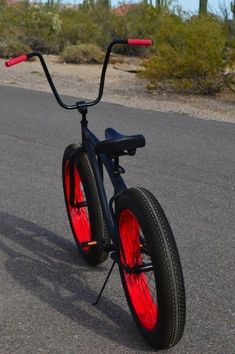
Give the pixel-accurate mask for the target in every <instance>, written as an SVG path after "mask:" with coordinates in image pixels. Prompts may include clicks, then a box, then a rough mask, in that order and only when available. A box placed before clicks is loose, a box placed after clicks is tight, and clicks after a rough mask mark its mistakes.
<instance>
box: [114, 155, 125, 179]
mask: <svg viewBox="0 0 235 354" xmlns="http://www.w3.org/2000/svg"><path fill="white" fill-rule="evenodd" d="M113 173H114V175H115V176H119V175H120V174H121V173H125V169H124V168H123V167H122V166H120V165H119V156H118V155H116V156H115V157H114V164H113Z"/></svg>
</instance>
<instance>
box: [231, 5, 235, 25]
mask: <svg viewBox="0 0 235 354" xmlns="http://www.w3.org/2000/svg"><path fill="white" fill-rule="evenodd" d="M231 11H232V13H233V22H235V0H234V1H232V2H231Z"/></svg>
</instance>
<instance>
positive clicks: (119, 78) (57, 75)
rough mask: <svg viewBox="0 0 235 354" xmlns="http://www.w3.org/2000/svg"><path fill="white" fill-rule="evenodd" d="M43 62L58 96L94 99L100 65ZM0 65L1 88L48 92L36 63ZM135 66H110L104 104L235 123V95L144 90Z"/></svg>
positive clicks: (53, 59) (133, 62) (55, 60)
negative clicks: (185, 93) (8, 87)
mask: <svg viewBox="0 0 235 354" xmlns="http://www.w3.org/2000/svg"><path fill="white" fill-rule="evenodd" d="M45 60H46V62H47V64H48V67H49V70H50V72H51V74H52V77H53V80H54V81H55V85H56V87H57V88H58V91H59V93H61V94H64V95H71V96H75V97H77V100H79V99H82V98H86V99H94V98H96V96H97V93H98V89H99V78H100V73H101V65H74V64H65V63H62V62H60V60H59V58H58V57H56V56H52V55H47V56H45ZM0 66H1V68H2V69H1V70H0V84H1V85H9V86H15V87H22V88H26V89H30V90H38V91H45V92H50V91H51V90H50V87H49V85H48V83H47V81H46V78H45V76H44V73H43V71H42V68H41V65H40V64H39V62H38V61H34V62H25V63H22V64H21V65H17V66H14V67H11V68H9V69H5V68H4V60H3V59H0ZM138 67H139V62H138V60H137V59H134V58H133V59H129V60H128V61H127V62H122V63H115V64H110V65H109V67H108V71H107V77H106V82H105V90H104V96H103V101H104V102H112V103H118V104H122V105H125V106H128V107H134V108H140V109H150V110H155V111H162V112H178V113H184V114H189V115H191V116H194V117H198V118H202V119H210V120H218V121H226V122H233V123H234V122H235V114H234V109H235V94H234V93H231V94H226V95H225V94H223V95H222V94H221V95H217V96H216V97H201V96H193V95H176V94H175V95H173V94H168V93H161V94H160V93H156V92H149V91H148V90H147V89H146V86H147V81H145V80H144V79H139V78H138V77H137V76H136V74H135V73H134V72H135V71H136V69H137V70H138ZM133 71H134V72H133Z"/></svg>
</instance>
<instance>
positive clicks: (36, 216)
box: [0, 86, 235, 354]
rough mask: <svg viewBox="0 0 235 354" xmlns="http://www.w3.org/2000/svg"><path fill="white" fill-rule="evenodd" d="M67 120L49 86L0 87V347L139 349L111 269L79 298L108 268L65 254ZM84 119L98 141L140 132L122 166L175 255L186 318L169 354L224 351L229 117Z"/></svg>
mask: <svg viewBox="0 0 235 354" xmlns="http://www.w3.org/2000/svg"><path fill="white" fill-rule="evenodd" d="M68 99H69V98H68ZM70 101H71V99H70ZM79 120H80V118H79V117H78V116H77V114H76V112H75V113H71V112H65V111H63V110H62V109H60V108H59V107H58V106H57V104H56V103H55V102H54V100H53V98H52V96H51V95H49V94H44V93H38V92H30V91H26V90H22V89H14V88H10V87H3V86H0V136H1V140H0V149H1V154H0V195H1V198H0V353H1V354H8V353H17V354H28V353H29V354H32V353H33V354H37V353H43V354H46V353H51V354H58V353H68V354H72V353H73V354H76V353H147V352H151V348H149V347H148V346H147V345H145V344H144V342H143V341H142V339H141V338H140V336H139V334H138V332H137V330H136V328H135V325H134V323H133V321H132V319H131V317H130V315H129V311H128V309H127V306H126V302H125V298H124V296H123V292H122V288H121V286H120V281H119V275H118V272H115V274H113V275H112V279H111V281H110V283H109V285H108V287H107V289H106V291H105V294H104V297H103V299H102V301H101V303H100V305H99V306H98V307H96V308H94V307H92V306H91V303H92V301H94V299H95V298H96V296H97V293H98V291H99V289H100V286H101V284H102V281H103V280H104V277H105V275H106V272H107V270H108V266H109V264H107V263H106V264H104V265H102V266H100V267H98V268H97V269H93V268H90V267H88V266H87V265H86V264H85V263H84V262H83V260H82V259H81V257H80V256H79V254H78V253H77V250H76V246H75V244H74V242H73V240H72V237H71V232H70V230H69V226H68V222H67V219H66V215H65V208H64V202H63V195H62V188H61V158H62V155H63V150H64V147H65V146H67V145H68V144H69V143H71V142H76V141H79V138H77V136H79V133H80V126H79ZM90 121H91V124H90V126H91V127H93V128H94V129H95V130H96V132H97V134H98V135H99V136H100V137H101V136H102V134H103V130H104V128H105V127H107V126H113V127H114V128H116V129H118V130H120V131H121V132H124V133H130V134H132V133H133V134H134V133H143V134H144V135H145V136H146V140H147V147H146V148H145V149H142V150H141V149H140V151H139V152H138V154H137V156H136V157H133V158H125V159H124V163H123V164H124V167H125V166H127V163H126V162H127V161H128V165H129V170H128V173H127V179H128V181H129V184H132V185H142V186H145V187H146V188H149V189H150V190H152V191H153V192H154V193H155V195H156V196H157V197H158V199H159V200H160V202H161V204H162V205H163V207H164V209H165V211H166V213H167V215H168V217H169V219H170V222H171V225H172V228H173V230H174V233H175V236H176V240H177V244H178V247H179V251H180V254H181V260H182V264H183V270H184V275H185V283H186V291H187V326H186V330H185V335H184V337H183V339H182V341H181V342H180V344H179V345H177V346H176V347H175V348H173V349H171V350H170V351H169V353H181V354H183V353H190V354H192V353H197V354H198V353H220V354H221V353H232V352H233V350H234V348H235V343H234V332H233V328H232V308H233V305H234V302H233V300H234V299H233V290H234V289H233V287H234V279H233V277H232V275H233V272H232V269H234V268H233V266H234V263H233V257H232V256H233V254H232V253H233V249H232V246H234V241H233V240H234V229H235V228H234V179H235V173H234V167H235V154H234V151H235V144H234V143H235V125H232V124H228V123H219V122H214V121H205V120H199V119H195V118H191V117H189V116H183V115H181V116H180V115H177V114H163V113H158V112H152V111H141V110H135V109H127V108H124V107H122V106H118V105H112V104H101V105H99V107H98V109H97V111H96V110H95V109H92V110H91V112H90Z"/></svg>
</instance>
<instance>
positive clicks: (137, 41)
mask: <svg viewBox="0 0 235 354" xmlns="http://www.w3.org/2000/svg"><path fill="white" fill-rule="evenodd" d="M127 44H128V45H144V46H149V45H152V44H153V41H152V39H128V40H127Z"/></svg>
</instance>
